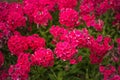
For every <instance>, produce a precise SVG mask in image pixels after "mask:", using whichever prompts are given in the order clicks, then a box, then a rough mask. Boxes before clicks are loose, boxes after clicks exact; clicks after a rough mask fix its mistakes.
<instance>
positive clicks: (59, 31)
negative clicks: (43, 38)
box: [50, 25, 68, 40]
mask: <svg viewBox="0 0 120 80" xmlns="http://www.w3.org/2000/svg"><path fill="white" fill-rule="evenodd" d="M50 33H51V34H52V36H53V37H54V39H55V40H62V38H64V35H66V34H68V30H67V29H65V28H63V27H60V26H54V25H53V26H52V27H51V28H50Z"/></svg>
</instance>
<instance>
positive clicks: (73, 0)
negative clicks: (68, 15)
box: [56, 0, 77, 9]
mask: <svg viewBox="0 0 120 80" xmlns="http://www.w3.org/2000/svg"><path fill="white" fill-rule="evenodd" d="M56 1H57V4H58V7H59V9H62V8H75V7H76V6H77V0H56Z"/></svg>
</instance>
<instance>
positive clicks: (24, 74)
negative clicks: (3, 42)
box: [8, 53, 31, 80]
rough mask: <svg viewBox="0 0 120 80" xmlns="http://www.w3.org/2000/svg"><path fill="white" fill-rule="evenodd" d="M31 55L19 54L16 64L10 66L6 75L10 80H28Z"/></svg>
mask: <svg viewBox="0 0 120 80" xmlns="http://www.w3.org/2000/svg"><path fill="white" fill-rule="evenodd" d="M30 57H31V55H30V54H27V53H21V55H20V56H19V57H18V60H17V64H15V65H10V68H9V70H8V73H9V75H10V77H11V79H12V80H17V79H20V80H26V79H28V73H29V72H30V66H31V62H30V61H31V59H30Z"/></svg>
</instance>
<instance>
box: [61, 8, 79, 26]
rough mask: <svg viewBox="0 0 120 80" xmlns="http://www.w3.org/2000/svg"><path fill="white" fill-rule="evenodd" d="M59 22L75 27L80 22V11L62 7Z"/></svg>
mask: <svg viewBox="0 0 120 80" xmlns="http://www.w3.org/2000/svg"><path fill="white" fill-rule="evenodd" d="M59 22H60V24H61V25H64V26H66V27H68V28H74V27H76V26H78V25H79V24H80V22H79V16H78V12H77V11H75V10H74V9H71V8H66V9H65V8H64V9H61V11H60V13H59Z"/></svg>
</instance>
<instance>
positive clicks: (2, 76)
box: [0, 70, 9, 80]
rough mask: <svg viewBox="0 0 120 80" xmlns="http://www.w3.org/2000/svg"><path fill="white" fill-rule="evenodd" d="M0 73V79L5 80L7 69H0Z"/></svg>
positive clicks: (7, 76)
mask: <svg viewBox="0 0 120 80" xmlns="http://www.w3.org/2000/svg"><path fill="white" fill-rule="evenodd" d="M0 73H1V74H0V80H7V79H8V78H9V74H8V71H7V70H1V71H0Z"/></svg>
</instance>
